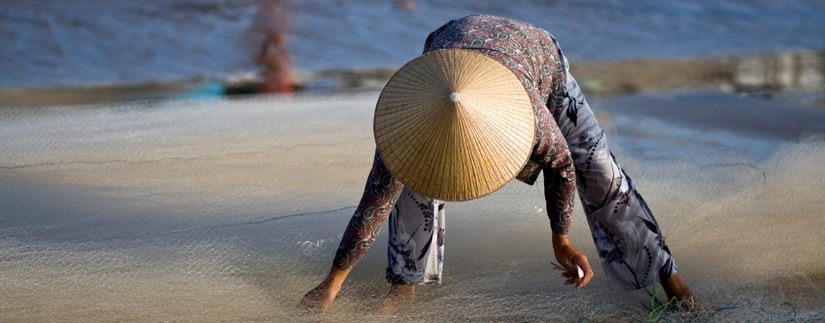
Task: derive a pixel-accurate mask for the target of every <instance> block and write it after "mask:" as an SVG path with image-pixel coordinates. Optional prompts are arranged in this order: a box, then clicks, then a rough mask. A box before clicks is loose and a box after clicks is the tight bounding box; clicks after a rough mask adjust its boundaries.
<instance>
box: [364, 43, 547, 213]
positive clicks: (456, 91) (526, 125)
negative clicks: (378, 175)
mask: <svg viewBox="0 0 825 323" xmlns="http://www.w3.org/2000/svg"><path fill="white" fill-rule="evenodd" d="M451 95H452V98H451ZM535 127H536V126H535V116H534V111H533V106H532V103H531V101H530V97H529V95H528V94H527V91H526V90H525V88H524V85H523V83H522V82H521V81H520V80H519V79H518V78H517V77H516V75H515V74H514V73H513V72H512V71H511V70H510V69H509V68H507V67H506V66H504V65H503V64H501V63H499V62H498V61H496V60H494V59H492V58H490V57H488V56H486V55H484V54H481V53H478V52H475V51H471V50H465V49H443V50H437V51H432V52H428V53H426V54H423V55H421V56H419V57H417V58H415V59H413V60H412V61H410V62H408V63H407V64H405V65H404V66H403V67H401V68H400V69H399V70H398V71H397V72H396V73H395V74H394V75H393V77H392V78H390V80H389V81H388V83H387V84H386V86H385V87H384V89H383V90H382V91H381V95H380V96H379V99H378V103H377V105H376V109H375V119H374V124H373V130H374V134H375V143H376V146H377V149H378V153H379V154H380V155H381V158H382V160H383V161H384V164H385V165H386V167H387V169H389V171H390V173H392V175H393V176H395V177H396V178H397V179H398V180H399V181H401V182H402V183H404V185H406V186H408V187H409V188H411V189H412V190H414V191H416V192H419V193H421V194H424V195H426V196H429V197H432V198H436V199H441V200H447V201H465V200H471V199H475V198H479V197H482V196H485V195H487V194H490V193H492V192H493V191H495V190H497V189H499V188H501V187H502V186H504V184H506V183H507V182H508V181H510V180H511V179H513V177H515V175H516V174H517V173H518V172H519V170H521V168H522V167H523V166H524V164H525V163H526V162H527V160H528V159H529V157H530V154H531V152H532V149H533V144H534V139H535V129H536V128H535Z"/></svg>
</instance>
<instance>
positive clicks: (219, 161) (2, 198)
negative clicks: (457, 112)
mask: <svg viewBox="0 0 825 323" xmlns="http://www.w3.org/2000/svg"><path fill="white" fill-rule="evenodd" d="M377 94H378V92H377V91H372V90H367V91H362V92H359V93H357V94H353V93H350V94H324V95H320V94H311V93H304V94H297V95H293V96H291V97H279V96H252V97H243V98H237V99H221V98H211V99H195V100H191V99H190V100H162V101H140V102H134V103H118V104H91V105H76V106H71V107H54V106H50V107H28V108H5V109H3V113H2V114H0V129H2V130H0V151H3V152H4V153H3V154H2V156H0V178H2V181H0V259H2V261H0V271H2V273H3V275H2V277H0V285H2V286H3V288H2V289H0V300H2V302H0V320H2V321H87V322H93V321H182V322H185V321H191V322H202V321H268V322H287V321H289V322H296V321H309V322H315V321H329V322H341V321H350V322H356V321H359V322H360V321H376V322H377V321H416V322H417V321H433V320H435V321H484V322H488V321H515V320H518V321H547V320H562V321H576V320H582V319H588V320H594V321H617V320H619V321H639V320H645V319H646V318H647V317H648V315H649V314H650V310H649V309H648V308H646V307H649V305H650V302H651V298H650V296H649V295H648V294H647V293H646V292H645V291H636V292H617V291H612V290H610V289H609V287H608V286H607V282H606V280H605V278H604V276H603V274H602V273H601V268H600V266H599V265H598V264H595V263H597V262H598V261H597V259H598V258H597V257H596V255H595V254H594V252H595V249H594V247H593V245H592V239H591V238H590V234H589V232H588V229H587V224H586V222H585V219H584V215H583V214H582V213H581V206H580V205H577V206H576V212H577V213H576V220H575V223H574V225H573V227H574V228H573V231H572V233H571V234H572V236H573V238H574V241H575V242H576V243H577V245H579V246H580V247H581V248H582V249H584V251H585V252H586V253H588V256H589V257H590V258H591V262H594V264H595V267H594V268H595V270H596V278H595V279H594V281H593V282H592V283H591V285H589V286H588V287H586V288H585V289H583V290H580V291H574V290H572V289H570V288H567V286H564V285H563V280H562V278H561V276H560V272H559V271H558V270H555V269H553V266H552V263H551V262H552V252H551V249H550V248H549V246H550V238H549V233H550V229H549V224H548V222H547V218H546V213H545V211H544V207H545V206H544V201H543V195H542V192H541V190H540V187H541V185H540V184H537V185H536V186H528V185H524V184H520V183H516V182H514V183H510V184H508V185H507V186H505V187H504V188H503V189H501V190H499V191H497V192H495V193H494V194H492V195H491V196H488V197H485V198H483V199H480V200H476V201H470V202H462V203H451V204H449V205H448V207H447V249H446V259H445V281H444V283H443V284H442V285H441V286H426V287H424V288H420V289H419V293H418V296H417V302H416V304H415V308H414V309H408V310H402V311H400V312H398V313H396V314H394V315H391V316H382V315H376V314H373V313H372V312H371V311H370V308H371V307H372V306H374V305H375V304H377V302H378V301H380V299H381V297H383V295H384V294H385V293H386V292H387V289H388V286H387V284H386V283H385V282H384V281H383V273H384V258H385V247H384V244H385V243H386V242H385V240H383V239H386V238H385V237H384V236H383V235H382V237H381V238H380V239H379V241H378V242H377V243H376V245H375V246H374V247H373V249H372V250H371V251H370V252H369V253H368V254H367V256H366V257H365V258H364V259H363V260H362V261H361V262H360V263H359V264H358V266H357V267H356V269H355V270H354V272H353V273H352V275H351V276H350V277H351V279H350V281H349V282H348V283H347V284H346V285H345V290H344V291H343V292H342V293H341V294H340V295H339V300H338V301H337V302H336V305H335V306H334V308H333V309H332V310H331V311H330V312H329V313H327V314H324V315H316V314H311V313H305V312H303V311H301V310H298V309H296V307H295V305H296V304H297V302H298V300H299V299H300V297H301V295H303V293H304V292H306V291H307V290H309V289H310V288H312V287H313V286H314V285H315V284H317V283H318V282H319V281H320V279H322V277H323V275H324V274H325V272H326V270H327V269H328V266H329V263H330V261H331V259H332V256H333V254H334V250H335V248H336V247H337V244H338V240H339V239H340V236H341V233H342V231H343V228H344V226H345V225H346V222H347V221H348V220H349V217H350V216H351V214H352V212H353V210H354V207H355V205H356V204H357V201H358V198H359V197H360V193H361V190H362V189H363V181H364V179H365V177H366V174H367V172H368V171H369V167H370V165H371V161H372V154H373V150H374V142H373V140H372V133H371V120H372V109H373V108H374V104H375V101H376V99H377ZM590 101H591V105H592V106H593V108H594V110H596V111H597V114H598V118H599V119H600V120H601V122H602V123H603V126H604V128H605V129H607V131H608V135H609V136H610V138H611V139H610V140H611V145H612V149H613V150H614V152H615V153H616V155H617V156H618V158H619V160H620V163H622V165H623V166H624V167H625V168H626V169H627V171H628V172H629V174H630V176H631V177H633V179H634V181H635V182H636V183H637V186H638V187H639V189H640V190H641V192H642V193H643V194H645V197H646V199H647V200H648V202H649V203H650V205H651V208H652V209H653V211H654V213H655V214H656V216H657V219H658V220H659V222H660V224H661V225H662V227H663V230H664V232H665V234H666V236H667V241H668V243H669V245H670V247H671V250H672V251H673V252H674V254H675V256H676V261H677V264H678V266H679V268H680V271H681V272H682V273H683V275H684V276H685V277H686V278H687V279H688V281H689V282H691V283H692V286H693V287H694V289H695V290H696V292H697V294H699V295H701V296H702V298H703V299H704V300H705V301H706V302H707V303H708V304H710V305H712V306H713V307H714V308H715V309H716V310H715V311H704V312H699V313H696V314H692V315H693V316H689V317H687V319H696V320H703V321H704V320H706V319H707V320H710V321H742V320H757V321H765V320H767V321H775V320H787V319H791V318H794V317H795V318H798V319H805V320H811V321H816V320H821V319H823V315H825V301H823V300H825V271H823V270H822V268H825V262H824V261H825V254H823V251H822V249H821V247H820V246H822V245H823V244H825V235H822V234H821V232H820V228H822V227H823V226H824V225H825V218H823V217H822V216H821V213H822V211H821V210H822V209H823V208H824V207H825V201H823V200H822V198H821V197H822V196H823V194H825V191H823V186H822V183H825V171H823V170H822V169H821V167H819V166H818V165H819V161H821V160H822V158H823V157H825V140H824V139H823V137H822V133H825V129H822V126H821V122H816V121H818V120H825V110H823V109H822V107H821V106H819V105H817V104H805V102H809V101H805V100H802V99H800V95H799V94H794V93H777V95H776V96H775V98H774V99H764V98H758V97H742V96H738V95H736V94H734V93H730V92H722V91H717V90H706V89H705V90H690V91H688V90H673V91H652V92H641V93H637V94H630V95H622V96H601V97H597V96H593V97H592V98H590ZM778 103H781V104H782V112H781V113H779V112H777V111H776V105H777V104H778ZM640 107H644V108H640ZM742 118H752V119H754V120H756V121H759V122H755V121H753V120H750V119H746V120H749V121H748V122H737V120H742ZM661 298H663V297H661V296H660V299H661ZM645 304H647V305H645ZM665 315H669V316H667V317H670V318H671V319H677V320H678V319H680V318H684V316H680V315H681V314H678V313H666V314H665Z"/></svg>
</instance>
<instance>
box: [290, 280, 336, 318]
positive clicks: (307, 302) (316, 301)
mask: <svg viewBox="0 0 825 323" xmlns="http://www.w3.org/2000/svg"><path fill="white" fill-rule="evenodd" d="M328 281H329V280H328V279H327V280H324V281H323V282H322V283H321V284H320V285H318V286H317V287H315V288H313V289H312V290H310V291H309V292H307V293H306V294H304V297H303V298H302V299H301V302H300V303H299V304H298V306H299V307H302V308H304V309H307V310H309V309H316V310H319V311H321V312H324V311H326V310H327V309H328V308H329V306H330V305H332V301H334V300H335V295H337V294H338V291H339V290H340V286H339V287H338V288H335V287H334V286H331V284H329V283H328Z"/></svg>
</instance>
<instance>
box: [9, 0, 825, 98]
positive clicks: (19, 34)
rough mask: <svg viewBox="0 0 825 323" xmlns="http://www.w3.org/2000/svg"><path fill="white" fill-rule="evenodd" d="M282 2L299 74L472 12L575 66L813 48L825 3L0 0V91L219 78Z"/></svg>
mask: <svg viewBox="0 0 825 323" xmlns="http://www.w3.org/2000/svg"><path fill="white" fill-rule="evenodd" d="M264 2H270V3H272V2H275V3H285V4H286V5H285V7H286V8H287V10H286V12H287V13H288V14H287V15H286V18H282V19H281V20H288V21H289V24H288V26H289V27H288V33H289V34H290V35H291V38H290V39H291V41H290V43H289V44H290V45H289V46H290V50H291V52H292V57H293V61H294V66H295V68H296V69H298V70H299V71H304V72H313V71H319V70H328V69H342V70H361V69H366V68H388V67H389V68H394V67H397V66H400V65H401V64H403V63H404V62H406V61H408V60H409V59H410V58H412V57H414V56H415V55H417V54H419V53H420V51H421V47H422V44H423V41H424V38H425V37H426V35H427V34H428V33H429V32H430V31H432V30H434V29H435V28H437V27H438V26H440V25H442V24H444V23H446V22H447V21H449V20H450V19H455V18H458V17H461V16H465V15H468V14H472V13H488V14H496V15H502V16H508V17H512V18H516V19H522V20H525V21H529V22H532V23H534V24H535V25H537V26H539V27H543V28H547V29H549V30H550V31H551V32H553V33H554V35H556V36H557V37H558V38H559V40H560V42H561V44H562V47H563V48H564V49H565V53H566V55H567V56H568V57H569V58H570V59H571V60H572V61H573V62H581V61H592V60H623V59H638V58H662V57H669V58H672V57H697V56H701V57H707V56H720V55H733V54H736V55H741V54H761V53H770V52H788V51H799V50H823V49H825V38H824V37H822V35H823V34H825V27H823V24H822V22H823V21H825V4H823V2H822V1H818V0H803V1H767V0H764V1H751V0H735V1H721V2H719V1H699V2H696V1H692V2H684V1H675V0H668V1H643V0H637V1H591V0H577V1H543V0H515V1H507V2H506V4H505V3H501V2H500V1H476V0H451V1H443V0H415V1H414V2H415V3H416V8H415V9H414V10H403V9H398V8H396V7H395V6H394V5H393V3H394V1H392V0H365V1H346V0H302V1H297V0H295V1H290V0H286V1H265V0H260V1H258V0H192V1H165V0H149V1H139V2H135V1H102V0H77V1H59V0H36V1H3V2H2V3H0V42H2V43H3V46H0V70H2V71H3V73H0V87H2V88H16V87H35V88H40V87H59V86H85V85H99V84H135V83H144V82H150V81H177V80H190V79H193V78H198V77H201V78H205V79H217V80H223V79H225V78H227V77H229V76H231V75H237V74H243V73H247V72H251V71H256V70H257V68H256V67H255V66H254V65H253V62H252V61H253V59H252V58H253V57H254V55H255V53H256V48H257V46H258V41H257V37H259V36H258V35H256V34H254V32H252V30H251V29H252V28H251V27H252V25H253V22H254V21H255V17H256V15H257V13H258V12H259V10H260V4H261V3H264Z"/></svg>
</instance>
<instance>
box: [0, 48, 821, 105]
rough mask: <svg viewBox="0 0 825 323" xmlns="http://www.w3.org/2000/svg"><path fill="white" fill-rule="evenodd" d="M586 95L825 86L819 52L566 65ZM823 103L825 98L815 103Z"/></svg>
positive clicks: (248, 87) (121, 98)
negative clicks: (821, 101)
mask: <svg viewBox="0 0 825 323" xmlns="http://www.w3.org/2000/svg"><path fill="white" fill-rule="evenodd" d="M571 71H572V73H573V75H574V77H576V79H577V81H578V82H579V84H580V85H581V86H582V88H583V89H584V91H585V92H586V94H587V95H591V96H607V97H609V96H616V95H627V94H634V93H640V92H655V91H672V90H682V89H711V90H722V91H726V92H735V93H738V94H744V95H753V96H763V97H772V96H773V95H775V94H777V93H779V92H781V91H805V92H825V51H798V52H788V53H771V54H762V55H749V56H722V57H708V58H684V59H643V60H627V61H593V62H582V63H576V62H573V63H572V64H571ZM393 73H395V69H391V68H386V69H370V70H352V71H348V70H329V71H320V72H311V73H301V72H298V73H297V76H296V79H295V84H294V89H295V93H324V92H333V93H334V92H346V91H359V90H379V89H381V87H383V85H384V84H385V83H386V81H387V80H389V78H390V77H392V75H393ZM259 86H260V80H259V79H258V78H257V76H256V75H254V73H251V74H248V75H243V76H240V77H236V78H231V79H227V80H224V81H206V80H202V79H191V80H181V81H171V82H148V83H142V84H134V85H130V84H124V85H92V86H67V87H50V88H30V87H29V88H27V87H21V88H10V89H0V108H2V107H6V108H8V107H38V106H60V105H85V104H99V103H122V102H130V101H147V100H148V101H152V100H164V99H175V98H197V97H222V96H234V95H251V94H258V91H257V89H258V88H259ZM822 104H825V103H822Z"/></svg>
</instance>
